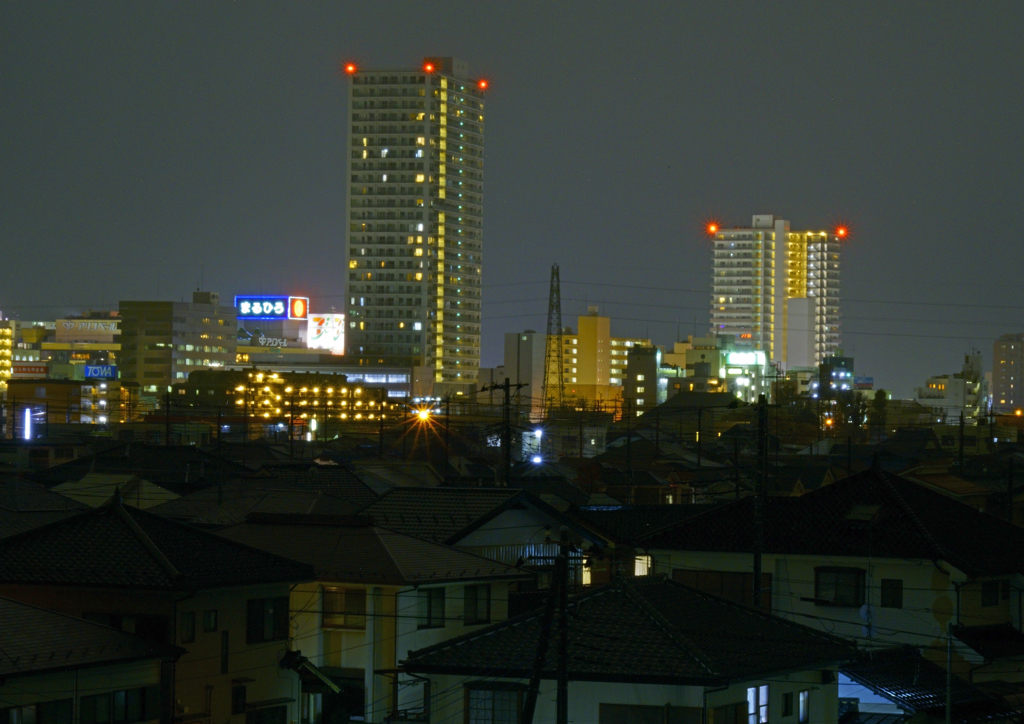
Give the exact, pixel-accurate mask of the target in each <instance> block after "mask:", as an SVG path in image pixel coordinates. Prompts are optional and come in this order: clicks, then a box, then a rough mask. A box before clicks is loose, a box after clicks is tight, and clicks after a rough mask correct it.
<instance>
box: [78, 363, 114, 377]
mask: <svg viewBox="0 0 1024 724" xmlns="http://www.w3.org/2000/svg"><path fill="white" fill-rule="evenodd" d="M85 379H87V380H116V379H117V366H116V365H86V366H85Z"/></svg>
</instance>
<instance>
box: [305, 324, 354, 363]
mask: <svg viewBox="0 0 1024 724" xmlns="http://www.w3.org/2000/svg"><path fill="white" fill-rule="evenodd" d="M306 338H307V343H306V344H307V346H308V347H309V348H310V349H326V350H329V351H330V353H331V354H345V315H344V314H311V315H309V326H308V328H307V331H306Z"/></svg>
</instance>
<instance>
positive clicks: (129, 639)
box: [0, 598, 184, 680]
mask: <svg viewBox="0 0 1024 724" xmlns="http://www.w3.org/2000/svg"><path fill="white" fill-rule="evenodd" d="M0 621H3V626H0V680H3V679H5V678H8V677H13V676H28V675H32V674H40V673H43V672H47V671H56V670H62V669H65V670H66V669H78V668H84V667H89V666H103V665H109V664H115V663H124V662H130V661H138V660H141V659H157V658H166V659H176V658H177V657H178V656H179V655H181V654H182V653H184V652H183V651H182V650H181V649H179V648H176V647H174V646H168V645H166V644H161V643H157V642H155V641H150V640H148V639H143V638H139V637H137V636H133V635H131V634H127V633H123V632H121V631H117V630H115V629H112V628H108V627H107V626H103V625H100V624H98V623H92V622H90V621H86V620H84V619H81V618H77V617H75V616H68V615H65V614H63V613H56V612H55V611H47V610H46V609H43V608H37V607H35V606H30V605H28V604H26V603H21V602H18V601H12V600H10V599H8V598H0Z"/></svg>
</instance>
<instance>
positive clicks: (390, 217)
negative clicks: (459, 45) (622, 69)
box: [345, 58, 487, 395]
mask: <svg viewBox="0 0 1024 724" xmlns="http://www.w3.org/2000/svg"><path fill="white" fill-rule="evenodd" d="M345 70H346V72H347V73H348V75H349V77H350V81H351V82H350V85H349V94H348V95H349V98H348V100H349V119H350V132H349V137H348V138H349V142H348V163H349V177H348V178H349V193H348V197H347V204H346V212H347V218H348V226H347V229H348V231H347V234H346V240H345V257H346V263H347V267H348V293H347V296H346V301H347V304H346V309H347V312H348V316H347V321H348V325H349V329H348V339H347V344H346V354H347V355H348V356H349V358H350V360H351V361H352V362H354V363H356V364H360V365H368V366H375V365H397V366H409V367H418V366H425V367H427V368H429V369H430V370H431V371H432V374H433V377H434V382H435V390H434V392H435V394H438V395H441V394H450V393H452V392H455V393H459V392H469V391H471V390H472V389H473V388H474V386H475V384H476V381H477V370H478V369H479V367H480V283H481V269H482V265H483V258H482V254H483V171H484V93H485V90H486V88H487V83H486V81H483V80H480V79H473V78H471V76H470V73H469V66H468V64H467V63H465V62H463V61H459V60H456V59H454V58H427V59H425V60H424V62H423V65H422V67H420V68H395V69H379V70H363V69H361V68H357V67H356V66H355V65H354V64H349V65H347V66H346V68H345Z"/></svg>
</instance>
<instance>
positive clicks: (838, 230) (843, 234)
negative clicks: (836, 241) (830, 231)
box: [836, 226, 850, 239]
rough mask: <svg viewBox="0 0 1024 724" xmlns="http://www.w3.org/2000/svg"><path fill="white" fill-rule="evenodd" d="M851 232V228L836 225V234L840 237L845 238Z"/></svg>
mask: <svg viewBox="0 0 1024 724" xmlns="http://www.w3.org/2000/svg"><path fill="white" fill-rule="evenodd" d="M849 233H850V230H849V229H848V228H846V227H845V226H837V227H836V236H838V237H839V238H840V239H845V238H846V237H847V236H848V235H849Z"/></svg>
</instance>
